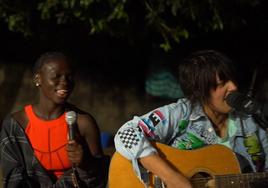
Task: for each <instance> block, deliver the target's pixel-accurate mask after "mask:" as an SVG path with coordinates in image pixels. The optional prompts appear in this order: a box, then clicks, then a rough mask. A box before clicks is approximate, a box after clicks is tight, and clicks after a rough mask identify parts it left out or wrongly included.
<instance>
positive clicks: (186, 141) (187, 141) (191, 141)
mask: <svg viewBox="0 0 268 188" xmlns="http://www.w3.org/2000/svg"><path fill="white" fill-rule="evenodd" d="M204 145H205V143H204V141H202V140H201V139H200V138H198V137H197V136H195V135H193V134H192V133H187V134H186V135H185V137H184V138H182V139H180V140H177V148H179V149H182V150H190V149H196V148H200V147H202V146H204Z"/></svg>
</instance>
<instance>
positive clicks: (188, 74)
mask: <svg viewBox="0 0 268 188" xmlns="http://www.w3.org/2000/svg"><path fill="white" fill-rule="evenodd" d="M216 75H218V77H219V79H220V80H221V81H223V82H227V81H228V80H231V81H233V82H234V83H236V81H235V78H234V67H233V66H232V61H231V59H229V58H228V57H227V56H226V55H224V54H222V53H220V52H217V51H215V50H204V51H197V52H195V53H192V54H191V55H190V56H189V57H187V58H186V59H184V60H183V62H182V63H181V64H180V66H179V82H180V84H181V88H182V90H183V92H184V95H185V97H186V98H188V99H189V100H190V102H191V104H192V105H195V104H196V103H201V104H206V103H208V100H209V98H210V90H211V89H213V88H214V89H215V88H216V86H217V82H216Z"/></svg>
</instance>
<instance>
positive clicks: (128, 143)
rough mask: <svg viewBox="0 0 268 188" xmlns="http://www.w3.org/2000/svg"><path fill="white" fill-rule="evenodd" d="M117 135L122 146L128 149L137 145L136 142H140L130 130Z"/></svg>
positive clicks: (132, 130)
mask: <svg viewBox="0 0 268 188" xmlns="http://www.w3.org/2000/svg"><path fill="white" fill-rule="evenodd" d="M118 135H119V138H120V140H121V142H122V143H123V144H124V146H125V147H126V148H129V149H131V148H132V147H133V146H136V145H138V142H139V141H140V139H139V138H138V137H137V135H136V134H135V131H134V129H132V128H130V129H127V130H124V131H123V132H121V131H119V132H118Z"/></svg>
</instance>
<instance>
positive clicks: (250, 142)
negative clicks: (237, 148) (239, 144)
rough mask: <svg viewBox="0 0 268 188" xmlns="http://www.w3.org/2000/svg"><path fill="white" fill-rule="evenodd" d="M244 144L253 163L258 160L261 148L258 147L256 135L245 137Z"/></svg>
mask: <svg viewBox="0 0 268 188" xmlns="http://www.w3.org/2000/svg"><path fill="white" fill-rule="evenodd" d="M244 144H245V146H246V148H247V151H248V153H249V154H250V156H251V158H252V160H253V161H254V163H256V162H257V161H258V160H260V157H261V146H260V143H259V140H258V137H257V135H256V134H255V133H254V134H251V135H247V136H246V138H245V140H244Z"/></svg>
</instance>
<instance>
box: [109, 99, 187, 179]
mask: <svg viewBox="0 0 268 188" xmlns="http://www.w3.org/2000/svg"><path fill="white" fill-rule="evenodd" d="M187 110H188V109H187V105H186V104H185V101H184V100H179V101H178V102H177V103H172V104H170V105H166V106H163V107H160V108H158V109H155V110H153V111H151V112H149V113H147V114H145V115H143V116H140V117H137V116H135V117H134V118H133V119H132V120H130V121H128V122H127V123H125V124H124V125H123V126H122V127H121V128H120V129H119V130H118V132H117V134H116V135H115V139H114V141H115V148H116V150H117V151H118V152H119V153H120V154H122V155H123V156H124V157H126V158H127V159H129V160H131V161H132V165H133V168H134V171H135V173H136V174H137V176H138V177H140V176H141V174H140V170H139V167H138V163H137V159H138V158H141V157H145V156H149V155H151V154H153V153H157V151H156V149H155V148H154V147H153V146H152V145H151V144H150V141H157V142H161V143H165V144H170V142H171V141H172V139H173V138H174V137H175V136H176V134H177V133H178V132H179V126H178V125H179V121H180V120H181V119H184V116H186V115H187Z"/></svg>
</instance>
